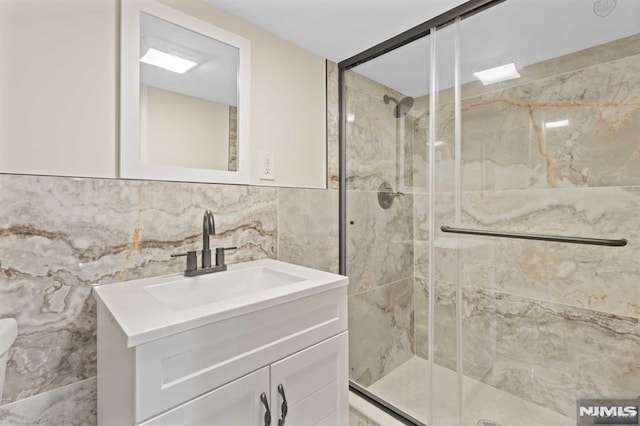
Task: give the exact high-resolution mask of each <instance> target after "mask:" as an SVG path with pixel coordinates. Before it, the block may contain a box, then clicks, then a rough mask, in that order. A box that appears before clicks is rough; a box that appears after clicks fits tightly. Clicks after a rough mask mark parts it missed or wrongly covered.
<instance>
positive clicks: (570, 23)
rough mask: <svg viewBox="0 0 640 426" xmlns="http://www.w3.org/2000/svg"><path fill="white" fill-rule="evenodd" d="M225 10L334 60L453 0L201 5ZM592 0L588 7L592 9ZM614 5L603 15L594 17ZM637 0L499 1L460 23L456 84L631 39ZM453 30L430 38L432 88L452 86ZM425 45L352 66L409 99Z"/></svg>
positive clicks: (420, 77) (423, 72) (423, 82)
mask: <svg viewBox="0 0 640 426" xmlns="http://www.w3.org/2000/svg"><path fill="white" fill-rule="evenodd" d="M204 1H206V2H207V3H209V4H211V5H213V6H214V7H217V8H219V9H221V10H223V11H225V12H227V13H230V14H232V15H235V16H237V17H239V18H241V19H243V20H245V21H248V22H250V23H252V24H253V25H255V26H257V27H259V28H262V29H264V30H265V31H268V32H270V33H273V34H275V35H277V36H279V37H280V38H283V39H285V40H288V41H290V42H292V43H294V44H296V45H298V46H300V47H303V48H304V49H306V50H309V51H311V52H313V53H316V54H317V55H320V56H322V57H326V58H328V59H330V60H332V61H335V62H339V61H341V60H344V59H346V58H349V57H351V56H353V55H355V54H357V53H360V52H362V51H363V50H366V49H368V48H369V47H372V46H374V45H376V44H378V43H380V42H382V41H384V40H387V39H389V38H391V37H393V36H395V35H397V34H399V33H401V32H403V31H405V30H407V29H409V28H411V27H414V26H416V25H418V24H420V23H422V22H425V21H427V20H429V19H431V18H433V17H435V16H437V15H439V14H441V13H443V12H445V11H447V10H449V9H451V8H453V7H455V6H457V5H459V4H462V3H465V2H464V1H460V0H204ZM594 3H595V5H594ZM611 4H613V5H614V8H613V9H610V10H605V12H609V14H608V15H607V16H606V17H603V16H599V15H597V14H596V13H595V9H596V8H597V9H598V11H599V12H602V10H603V8H604V9H606V8H607V7H609V5H611ZM639 30H640V1H638V0H617V1H612V0H561V1H558V0H507V1H506V2H504V3H502V4H499V5H497V6H495V7H493V8H490V9H489V10H487V11H484V12H482V13H480V14H478V15H475V16H472V17H470V18H468V19H466V20H464V21H463V22H462V23H461V25H460V40H461V42H460V47H461V51H460V52H461V56H460V57H461V64H462V66H461V79H462V81H463V82H467V81H471V80H472V79H473V73H474V72H476V71H481V70H484V69H487V68H492V67H496V66H499V65H504V64H505V63H509V62H514V63H516V65H517V66H518V67H523V66H526V65H529V64H533V63H537V62H540V61H544V60H548V59H551V58H554V57H557V56H561V55H566V54H568V53H571V52H576V51H579V50H583V49H586V48H589V47H592V46H595V45H598V44H602V43H606V42H609V41H612V40H616V39H619V38H623V37H627V36H630V35H633V34H637V33H638V32H639ZM454 52H455V48H454V27H453V26H449V27H447V28H445V29H444V30H443V31H441V32H440V33H439V34H438V43H437V52H436V53H437V58H438V59H437V61H438V87H439V89H444V88H447V87H451V86H452V85H453V76H454V73H453V63H454ZM429 56H430V48H429V40H428V39H422V40H419V41H417V42H414V43H412V44H411V45H407V46H405V47H403V48H401V49H397V50H395V51H393V52H390V53H388V54H386V55H384V56H382V57H380V58H378V59H375V60H373V61H370V62H367V63H365V64H362V65H360V66H358V67H357V69H356V70H357V71H358V72H359V73H361V74H364V75H366V76H367V77H369V78H372V79H374V80H376V81H378V82H380V83H382V84H384V85H386V86H388V87H392V88H394V89H396V90H398V91H399V92H401V93H403V94H405V95H410V96H414V97H416V96H421V95H424V94H426V93H428V88H429V83H428V82H429V78H428V73H429V71H428V70H429Z"/></svg>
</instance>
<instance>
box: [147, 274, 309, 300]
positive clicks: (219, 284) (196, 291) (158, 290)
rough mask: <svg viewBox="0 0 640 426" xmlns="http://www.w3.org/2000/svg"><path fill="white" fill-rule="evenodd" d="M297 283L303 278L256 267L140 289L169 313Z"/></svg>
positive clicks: (184, 278)
mask: <svg viewBox="0 0 640 426" xmlns="http://www.w3.org/2000/svg"><path fill="white" fill-rule="evenodd" d="M301 281H305V278H303V277H299V276H296V275H291V274H287V273H285V272H280V271H278V270H275V269H273V268H270V267H268V266H258V267H255V268H250V269H240V270H230V271H224V272H214V273H212V274H208V275H200V276H197V277H190V278H186V277H181V278H179V279H176V280H175V281H171V282H168V283H163V284H153V285H148V286H146V287H145V288H144V289H145V290H146V291H147V292H149V293H150V294H151V295H152V296H153V297H155V298H156V299H158V300H159V301H160V302H162V303H163V304H165V305H166V306H168V307H170V308H172V309H187V308H192V307H194V306H200V305H207V304H209V303H216V302H221V301H224V300H226V299H229V298H233V297H243V296H248V295H250V294H252V293H257V292H261V291H265V290H269V289H273V288H275V287H280V286H283V285H287V284H293V283H297V282H301Z"/></svg>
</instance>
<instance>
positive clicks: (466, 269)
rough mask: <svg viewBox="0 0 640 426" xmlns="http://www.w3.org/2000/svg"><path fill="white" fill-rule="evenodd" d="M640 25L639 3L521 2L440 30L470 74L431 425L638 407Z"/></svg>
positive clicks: (442, 194) (439, 243)
mask: <svg viewBox="0 0 640 426" xmlns="http://www.w3.org/2000/svg"><path fill="white" fill-rule="evenodd" d="M639 17H640V3H638V2H635V1H624V0H620V1H618V2H615V1H613V2H611V1H603V0H597V1H591V0H589V1H563V2H541V1H537V0H510V1H508V2H504V3H501V4H499V5H497V6H494V7H491V8H489V9H487V10H485V11H483V12H481V13H479V14H476V15H473V16H471V17H468V18H466V19H462V20H461V21H459V22H457V23H456V24H454V25H452V26H450V27H447V28H445V29H444V30H442V31H438V32H437V33H436V37H435V43H436V44H438V43H444V44H443V45H442V50H445V51H446V50H448V49H449V48H450V47H453V49H454V54H453V59H452V61H453V63H454V64H455V69H454V71H453V74H454V75H455V76H457V79H455V80H456V82H455V84H454V85H453V86H452V88H450V89H446V88H444V87H442V86H440V87H439V88H438V93H437V95H438V100H437V102H435V103H434V104H432V105H435V107H436V109H435V117H434V118H433V119H432V124H433V128H432V132H433V137H434V139H432V140H434V144H433V146H431V147H430V150H431V152H432V153H433V154H434V155H433V157H432V161H431V166H432V176H433V186H432V191H431V194H432V197H431V199H430V205H429V210H430V214H431V218H432V219H431V222H430V231H431V236H432V238H431V240H430V247H429V249H430V251H429V252H428V253H429V260H430V262H431V265H432V269H431V271H430V276H429V279H430V282H429V289H430V290H431V291H432V293H431V294H432V295H433V297H432V299H431V300H430V309H431V310H432V316H431V322H430V328H429V334H430V336H432V337H431V339H432V341H431V343H432V347H433V357H432V358H431V360H432V388H431V389H432V393H431V404H432V406H433V410H432V416H433V417H432V418H430V420H431V423H432V424H434V425H438V426H440V425H448V424H454V425H455V424H462V425H474V426H475V425H481V426H489V425H519V426H522V425H536V426H537V425H575V424H576V419H577V420H578V421H582V422H583V423H580V424H594V423H593V418H592V417H590V416H588V415H587V414H589V413H592V414H593V413H595V411H590V410H593V408H591V407H593V406H594V405H598V404H599V405H598V406H606V405H607V404H613V405H616V406H624V407H626V406H627V405H624V404H633V401H635V404H636V407H637V398H638V390H639V389H640V323H639V320H640V139H639V138H638V134H640V132H639V131H640V35H639V34H638V33H639V31H640V21H639ZM445 31H446V32H445ZM447 43H448V47H446V48H445V46H446V45H447ZM440 51H441V46H438V48H437V49H436V52H440ZM444 56H446V55H444ZM440 59H441V58H440V57H438V58H437V59H436V62H437V66H436V68H432V69H435V70H436V71H437V72H438V75H442V74H443V73H444V71H441V70H443V69H446V67H447V64H446V63H444V64H443V63H442V62H440ZM439 149H442V151H441V152H440V153H439V151H438V150H439ZM442 226H448V227H450V229H448V231H454V232H443V231H442V230H441V227H442ZM460 229H463V230H465V231H460ZM469 230H470V231H469ZM456 231H457V232H464V233H457V232H456ZM478 231H479V232H478ZM468 232H471V233H472V234H469V233H468ZM492 232H496V233H498V234H499V235H498V236H491V235H477V234H490V233H492ZM473 233H475V234H476V235H473ZM519 234H534V235H535V236H538V235H550V236H554V237H560V239H563V238H565V237H568V241H566V242H557V241H545V240H539V239H524V238H522V236H521V235H519ZM574 237H579V238H594V239H598V240H607V241H587V242H589V243H597V244H595V245H594V244H582V243H584V242H585V241H578V242H579V243H576V241H573V240H572V238H574ZM622 239H626V240H627V242H626V244H625V242H624V241H622ZM607 243H610V245H601V244H607ZM443 395H444V396H443ZM451 395H453V396H454V397H455V402H452V401H451V397H450V396H451ZM594 399H599V401H596V402H594V401H589V400H594ZM614 400H616V401H614ZM596 403H597V404H596ZM581 404H582V406H583V407H586V408H584V409H582V410H580V405H581ZM621 404H622V405H621ZM632 411H633V410H630V411H627V413H630V412H632ZM620 415H621V416H624V413H621V414H620ZM621 418H622V417H621ZM627 420H628V419H627Z"/></svg>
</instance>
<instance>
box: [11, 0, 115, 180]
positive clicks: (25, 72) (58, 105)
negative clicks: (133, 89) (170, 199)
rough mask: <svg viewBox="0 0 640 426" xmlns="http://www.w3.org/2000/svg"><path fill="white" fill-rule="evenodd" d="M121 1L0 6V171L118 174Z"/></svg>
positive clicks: (46, 0) (54, 0) (48, 0)
mask: <svg viewBox="0 0 640 426" xmlns="http://www.w3.org/2000/svg"><path fill="white" fill-rule="evenodd" d="M116 13H117V10H116V2H115V1H112V0H109V1H105V0H82V1H80V0H70V1H62V0H38V1H35V0H30V1H0V171H1V172H5V173H28V174H39V175H67V176H96V177H115V175H116V152H117V151H116V123H117V121H116V120H117V109H116V90H117V87H116V75H117V74H116V72H117V70H116V64H117V62H116V58H117V54H118V52H117V47H116V40H117V38H116V25H117V20H116Z"/></svg>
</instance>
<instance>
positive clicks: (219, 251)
mask: <svg viewBox="0 0 640 426" xmlns="http://www.w3.org/2000/svg"><path fill="white" fill-rule="evenodd" d="M237 248H238V247H218V248H216V266H223V265H224V252H225V250H235V249H237Z"/></svg>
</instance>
